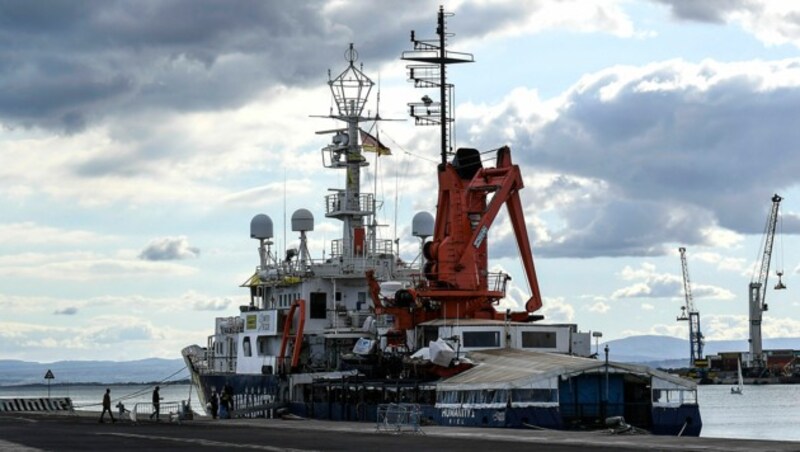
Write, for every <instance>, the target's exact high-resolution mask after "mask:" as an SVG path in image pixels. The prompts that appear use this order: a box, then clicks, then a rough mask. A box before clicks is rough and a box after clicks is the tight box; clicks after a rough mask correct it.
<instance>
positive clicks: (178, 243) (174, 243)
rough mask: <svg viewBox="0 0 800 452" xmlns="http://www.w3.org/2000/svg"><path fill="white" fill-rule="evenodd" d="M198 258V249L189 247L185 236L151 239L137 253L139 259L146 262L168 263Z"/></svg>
mask: <svg viewBox="0 0 800 452" xmlns="http://www.w3.org/2000/svg"><path fill="white" fill-rule="evenodd" d="M199 256H200V249H199V248H197V247H193V246H189V239H188V238H187V237H186V236H185V235H181V236H177V237H160V238H157V239H153V240H151V241H150V243H148V244H147V246H146V247H145V248H144V249H143V250H142V252H141V253H139V259H143V260H146V261H169V260H181V259H193V258H196V257H199Z"/></svg>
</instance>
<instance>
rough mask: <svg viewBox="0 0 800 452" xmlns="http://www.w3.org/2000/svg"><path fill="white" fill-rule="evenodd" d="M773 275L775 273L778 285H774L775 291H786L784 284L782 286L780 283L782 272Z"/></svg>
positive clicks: (781, 282)
mask: <svg viewBox="0 0 800 452" xmlns="http://www.w3.org/2000/svg"><path fill="white" fill-rule="evenodd" d="M775 273H777V275H778V283H777V284H775V290H784V289H786V284H784V283H783V281H781V276H783V272H782V271H777V272H775Z"/></svg>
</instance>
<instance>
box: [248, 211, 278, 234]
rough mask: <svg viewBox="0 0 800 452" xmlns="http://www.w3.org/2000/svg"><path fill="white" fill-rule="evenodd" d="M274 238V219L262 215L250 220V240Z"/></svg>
mask: <svg viewBox="0 0 800 452" xmlns="http://www.w3.org/2000/svg"><path fill="white" fill-rule="evenodd" d="M272 237H273V235H272V219H271V218H270V217H268V216H266V215H264V214H263V213H260V214H258V215H256V216H254V217H253V219H252V220H250V238H253V239H259V240H264V239H271V238H272Z"/></svg>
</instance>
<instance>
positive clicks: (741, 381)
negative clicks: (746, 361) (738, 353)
mask: <svg viewBox="0 0 800 452" xmlns="http://www.w3.org/2000/svg"><path fill="white" fill-rule="evenodd" d="M736 367H737V373H738V376H739V380H738V384H737V385H736V386H733V387H732V388H731V394H739V395H741V394H742V390H743V389H744V379H743V378H742V361H741V360H738V359H737V360H736Z"/></svg>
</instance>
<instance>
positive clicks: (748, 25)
mask: <svg viewBox="0 0 800 452" xmlns="http://www.w3.org/2000/svg"><path fill="white" fill-rule="evenodd" d="M656 1H657V2H659V3H663V4H666V5H669V6H670V9H671V12H672V14H673V16H674V17H676V18H679V19H683V20H693V21H698V22H711V23H726V22H727V23H735V24H738V25H741V27H742V28H743V29H745V30H746V31H748V32H750V33H752V34H753V35H754V36H755V37H756V38H757V39H759V40H761V41H762V42H764V43H765V44H767V45H771V46H775V45H781V44H792V45H794V46H796V47H800V5H797V4H796V3H795V2H785V1H773V0H717V1H713V2H702V1H701V2H697V1H684V0H656Z"/></svg>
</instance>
